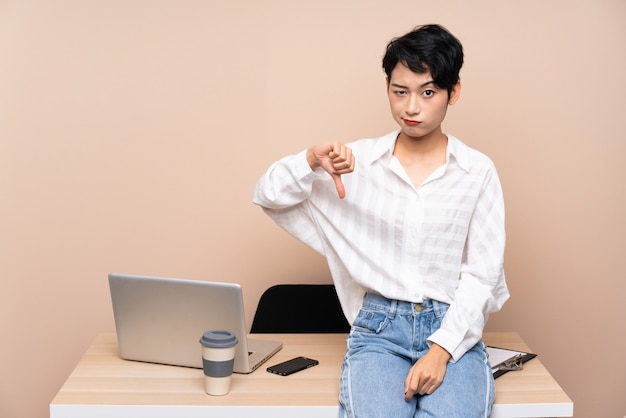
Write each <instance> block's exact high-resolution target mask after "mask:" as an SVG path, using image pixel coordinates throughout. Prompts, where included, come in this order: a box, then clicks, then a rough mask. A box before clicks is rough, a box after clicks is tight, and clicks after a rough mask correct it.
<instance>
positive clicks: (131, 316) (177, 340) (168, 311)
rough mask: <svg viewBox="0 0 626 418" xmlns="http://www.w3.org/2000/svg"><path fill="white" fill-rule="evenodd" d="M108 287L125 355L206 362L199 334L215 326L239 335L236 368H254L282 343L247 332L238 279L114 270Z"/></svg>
mask: <svg viewBox="0 0 626 418" xmlns="http://www.w3.org/2000/svg"><path fill="white" fill-rule="evenodd" d="M109 287H110V290H111V301H112V304H113V315H114V317H115V329H116V331H117V338H118V344H119V352H120V356H121V357H122V358H123V359H126V360H137V361H145V362H151V363H162V364H171V365H175V366H186V367H196V368H202V348H201V346H200V343H199V340H200V337H201V336H202V334H203V333H204V332H205V331H208V330H212V329H225V330H229V331H231V332H233V333H235V335H236V336H237V340H238V341H239V343H238V344H237V350H236V354H235V365H234V371H235V372H236V373H251V372H253V371H254V370H256V369H257V368H258V367H259V366H260V365H261V364H263V363H264V362H265V361H266V360H267V359H269V358H270V357H271V356H273V355H274V354H276V352H278V351H279V350H280V349H281V348H282V343H281V342H279V341H269V340H256V339H248V338H247V328H246V321H245V316H244V306H243V295H242V291H241V286H240V285H238V284H235V283H222V282H207V281H196V280H184V279H174V278H164V277H150V276H136V275H129V274H116V273H111V274H109Z"/></svg>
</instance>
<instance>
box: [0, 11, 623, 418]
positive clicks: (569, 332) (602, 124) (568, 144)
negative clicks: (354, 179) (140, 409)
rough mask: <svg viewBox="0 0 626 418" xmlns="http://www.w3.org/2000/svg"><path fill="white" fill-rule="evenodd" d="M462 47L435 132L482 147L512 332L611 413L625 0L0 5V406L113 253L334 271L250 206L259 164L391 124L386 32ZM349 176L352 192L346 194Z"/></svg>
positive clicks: (279, 279)
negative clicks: (497, 206) (457, 85)
mask: <svg viewBox="0 0 626 418" xmlns="http://www.w3.org/2000/svg"><path fill="white" fill-rule="evenodd" d="M431 22H436V23H441V24H443V25H445V26H446V27H448V28H449V29H450V30H451V31H452V32H453V33H454V34H455V35H457V36H458V37H459V38H460V40H461V41H462V42H463V44H464V47H465V52H466V60H465V66H464V68H463V70H462V74H461V76H462V81H463V90H462V94H461V99H460V101H459V102H458V103H457V104H456V105H455V106H453V107H451V108H450V110H449V113H448V119H447V121H446V122H445V126H444V129H445V130H446V131H448V132H450V133H453V134H455V135H456V136H458V137H459V138H461V139H462V140H464V141H465V142H466V143H467V144H469V145H471V146H473V147H475V148H478V149H480V150H481V151H483V152H484V153H486V154H488V155H489V156H490V157H491V158H492V159H493V160H494V162H495V163H496V165H497V167H498V169H499V173H500V177H501V180H502V184H503V188H504V191H505V198H506V206H507V234H508V246H507V252H506V272H507V280H508V283H509V286H510V290H511V294H512V297H511V299H510V301H509V302H508V303H507V304H506V305H505V307H504V309H503V310H502V312H500V313H498V314H496V315H494V316H492V318H491V319H490V322H489V324H488V330H490V331H517V332H519V333H520V335H521V336H522V337H523V338H524V339H525V341H526V342H527V343H528V344H529V345H530V347H531V348H532V349H533V350H534V351H536V352H537V353H539V358H540V359H541V361H542V362H543V363H544V364H545V365H546V366H547V368H548V369H549V370H550V372H551V373H552V374H553V375H554V377H555V378H556V379H557V380H558V382H559V383H560V384H561V385H562V387H563V388H564V389H565V391H566V392H567V393H568V395H569V396H570V397H571V398H572V399H573V400H574V403H575V416H576V417H577V418H582V417H589V418H596V417H617V418H622V417H623V416H624V415H626V397H625V396H624V388H625V387H626V367H625V365H626V361H625V360H624V359H625V356H624V354H625V352H626V333H625V332H624V320H625V319H626V308H625V306H626V304H625V303H624V295H625V294H626V281H625V278H626V274H625V269H624V258H625V254H624V253H625V251H624V250H625V249H626V245H625V243H624V237H625V235H626V222H625V221H624V215H625V214H626V201H625V198H626V186H625V182H624V180H626V168H625V167H626V165H625V164H624V162H623V159H624V157H625V156H626V141H625V138H624V127H623V125H624V119H625V117H626V116H625V112H624V110H625V109H626V106H625V105H624V97H625V96H626V78H625V76H624V75H625V73H626V48H625V47H624V45H625V43H626V42H625V41H626V2H624V1H622V0H613V1H611V0H589V1H576V0H556V1H545V0H541V1H520V2H502V1H499V0H485V1H475V2H465V1H440V2H435V1H429V2H426V1H416V0H405V1H385V2H382V1H363V0H342V1H337V0H318V1H292V0H268V1H254V0H249V1H244V0H232V1H227V2H226V1H224V2H218V1H211V0H186V1H178V0H169V1H168V0H136V1H128V0H107V1H104V0H87V1H85V0H15V1H12V0H8V1H7V0H0V228H1V229H0V284H1V288H0V330H1V332H2V340H1V344H0V361H1V362H2V367H1V371H0V416H1V417H3V418H21V417H24V418H26V417H28V418H43V417H46V416H47V415H48V404H49V402H50V401H51V400H52V398H53V397H54V395H55V393H56V392H57V391H58V390H59V388H60V387H61V386H62V384H63V382H64V380H65V379H66V378H67V376H68V375H69V374H70V373H71V371H72V369H73V367H74V366H75V365H76V363H77V362H78V360H79V359H80V357H81V355H82V354H83V353H84V351H85V350H86V349H87V347H88V346H89V344H90V343H91V342H92V340H93V339H94V337H95V336H96V335H97V334H99V333H102V332H113V331H114V324H113V317H112V311H111V307H110V299H109V290H108V284H107V274H108V273H109V272H111V271H116V272H123V273H135V274H151V275H159V276H173V277H182V278H190V279H198V280H217V281H236V282H239V283H241V284H242V285H243V288H244V297H245V302H246V307H247V309H248V311H247V315H248V321H249V323H250V320H251V316H252V314H253V313H254V310H255V308H256V303H257V301H258V298H259V296H260V294H261V292H262V291H263V290H264V289H265V288H267V287H269V286H270V285H272V284H275V283H284V282H328V281H329V276H328V271H327V268H326V266H325V264H324V261H323V259H322V258H321V256H319V255H317V254H315V253H314V252H313V251H312V250H310V249H308V248H307V247H305V246H304V245H302V244H300V243H299V242H297V241H296V240H294V239H293V238H291V237H289V236H288V235H287V234H286V233H284V232H283V231H282V230H280V228H278V227H277V226H275V225H274V224H273V223H272V221H271V220H269V218H267V217H266V216H265V215H264V214H263V213H262V211H261V210H260V209H259V208H258V207H255V206H254V205H253V204H252V203H251V194H252V190H253V187H254V184H255V182H256V181H257V179H258V177H259V176H260V175H261V174H262V173H263V172H264V171H265V169H266V168H267V167H268V166H269V164H270V163H272V162H273V161H274V160H276V159H278V158H279V157H282V156H283V155H286V154H291V153H295V152H298V151H300V150H301V149H304V148H305V147H307V146H308V145H311V144H313V143H316V142H322V141H327V140H331V139H332V140H335V139H337V140H342V141H349V140H353V139H357V138H361V137H372V136H379V135H382V134H385V133H387V132H389V131H390V130H392V129H395V124H394V122H393V121H392V119H391V116H390V115H389V110H388V103H387V98H386V94H385V79H384V74H383V72H382V69H381V66H380V59H381V57H382V55H383V52H384V48H385V45H386V44H387V42H388V41H389V40H390V39H391V38H392V37H394V36H398V35H401V34H403V33H405V32H406V31H408V30H410V29H412V28H413V27H414V26H415V25H417V24H422V23H431ZM348 193H349V191H348Z"/></svg>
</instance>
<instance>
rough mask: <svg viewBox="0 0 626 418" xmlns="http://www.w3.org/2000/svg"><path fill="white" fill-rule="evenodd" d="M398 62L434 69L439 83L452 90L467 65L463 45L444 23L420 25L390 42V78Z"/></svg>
mask: <svg viewBox="0 0 626 418" xmlns="http://www.w3.org/2000/svg"><path fill="white" fill-rule="evenodd" d="M398 63H402V64H404V65H406V66H407V67H408V68H409V69H410V70H411V71H413V72H416V73H420V74H421V73H425V72H427V71H430V75H431V76H432V77H433V81H434V83H435V85H436V86H437V87H439V88H441V89H446V90H448V94H450V92H451V91H452V88H453V87H454V86H455V85H456V83H458V81H459V72H460V71H461V67H462V66H463V46H462V45H461V42H460V41H459V40H458V39H457V38H456V37H455V36H454V35H452V34H451V33H450V32H449V31H448V30H447V29H446V28H444V27H443V26H441V25H423V26H418V27H416V28H415V29H413V30H412V31H411V32H409V33H407V34H405V35H403V36H401V37H398V38H394V39H392V40H391V42H389V44H388V45H387V50H386V52H385V56H384V57H383V69H384V70H385V73H386V74H387V77H388V78H389V79H391V72H392V71H393V69H394V68H396V65H398Z"/></svg>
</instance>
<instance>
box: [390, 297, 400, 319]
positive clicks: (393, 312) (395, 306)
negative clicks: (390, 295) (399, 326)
mask: <svg viewBox="0 0 626 418" xmlns="http://www.w3.org/2000/svg"><path fill="white" fill-rule="evenodd" d="M389 301H390V302H391V305H390V306H389V319H393V318H395V316H396V312H397V310H398V301H397V300H395V299H389Z"/></svg>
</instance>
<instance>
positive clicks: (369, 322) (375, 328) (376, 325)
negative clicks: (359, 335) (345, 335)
mask: <svg viewBox="0 0 626 418" xmlns="http://www.w3.org/2000/svg"><path fill="white" fill-rule="evenodd" d="M388 323H389V317H388V316H387V314H385V313H383V312H376V311H371V310H368V309H365V308H363V309H361V310H360V311H359V314H358V315H357V317H356V319H355V320H354V322H353V323H352V329H353V330H354V331H358V332H364V333H369V334H378V333H380V332H381V331H382V330H383V329H385V327H386V326H387V324H388Z"/></svg>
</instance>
